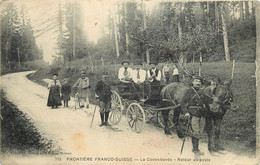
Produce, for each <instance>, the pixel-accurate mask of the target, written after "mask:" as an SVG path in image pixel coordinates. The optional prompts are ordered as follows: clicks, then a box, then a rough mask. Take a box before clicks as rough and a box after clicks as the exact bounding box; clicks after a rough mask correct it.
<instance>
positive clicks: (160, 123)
mask: <svg viewBox="0 0 260 165" xmlns="http://www.w3.org/2000/svg"><path fill="white" fill-rule="evenodd" d="M173 112H174V111H170V112H169V120H168V126H169V128H172V127H173V126H174V124H173V115H174V114H173ZM157 121H158V123H159V125H160V126H161V127H162V128H164V127H165V122H164V119H163V115H162V111H158V113H157Z"/></svg>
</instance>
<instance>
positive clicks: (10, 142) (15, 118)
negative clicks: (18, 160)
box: [1, 91, 57, 154]
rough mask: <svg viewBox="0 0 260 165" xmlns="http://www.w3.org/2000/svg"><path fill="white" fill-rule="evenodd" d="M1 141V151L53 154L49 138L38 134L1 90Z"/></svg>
mask: <svg viewBox="0 0 260 165" xmlns="http://www.w3.org/2000/svg"><path fill="white" fill-rule="evenodd" d="M1 106H2V109H1V116H2V118H3V120H2V121H1V125H2V127H1V128H2V129H1V137H2V139H1V141H2V147H1V152H2V153H12V154H54V153H55V152H56V151H57V150H56V151H55V149H54V145H53V143H52V141H51V140H48V139H46V138H44V137H42V136H41V135H40V134H39V131H38V130H37V128H35V126H34V123H33V122H32V121H31V120H30V119H29V118H28V116H27V115H26V114H24V113H22V112H21V111H19V110H18V109H17V108H16V106H15V105H13V104H12V103H11V102H9V101H8V100H7V99H6V97H5V95H4V93H3V92H2V91H1Z"/></svg>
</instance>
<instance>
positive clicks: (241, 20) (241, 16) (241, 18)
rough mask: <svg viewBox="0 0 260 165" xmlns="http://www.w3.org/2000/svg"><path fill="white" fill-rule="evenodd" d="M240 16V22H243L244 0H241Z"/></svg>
mask: <svg viewBox="0 0 260 165" xmlns="http://www.w3.org/2000/svg"><path fill="white" fill-rule="evenodd" d="M239 16H240V17H239V20H240V23H242V22H243V21H244V9H243V1H239Z"/></svg>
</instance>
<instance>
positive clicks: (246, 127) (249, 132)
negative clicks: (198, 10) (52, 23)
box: [28, 61, 256, 154]
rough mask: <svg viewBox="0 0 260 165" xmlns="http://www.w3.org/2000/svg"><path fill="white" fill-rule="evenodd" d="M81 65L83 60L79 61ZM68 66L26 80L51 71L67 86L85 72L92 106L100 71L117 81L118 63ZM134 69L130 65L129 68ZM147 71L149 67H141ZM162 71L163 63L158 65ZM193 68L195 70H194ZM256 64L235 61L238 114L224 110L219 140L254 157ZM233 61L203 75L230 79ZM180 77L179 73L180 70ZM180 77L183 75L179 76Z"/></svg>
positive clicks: (204, 66) (207, 66) (212, 65)
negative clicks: (65, 81)
mask: <svg viewBox="0 0 260 165" xmlns="http://www.w3.org/2000/svg"><path fill="white" fill-rule="evenodd" d="M81 62H82V61H81ZM83 63H84V61H83ZM69 66H70V67H69V68H68V67H67V68H65V67H57V66H55V67H49V68H45V69H40V70H38V71H37V72H36V73H34V74H32V75H28V78H29V79H31V80H33V81H35V82H37V83H40V84H42V85H45V86H46V85H47V84H44V83H43V81H42V79H44V78H51V77H52V74H53V73H54V72H57V73H59V79H60V80H63V79H64V78H69V79H70V84H71V85H73V84H74V83H75V82H76V81H77V79H78V78H79V77H80V70H81V69H85V70H86V71H87V76H88V77H89V79H90V85H91V98H90V101H91V102H92V103H95V99H94V98H95V97H94V88H95V83H96V82H97V81H98V80H99V79H100V77H101V74H102V72H103V71H107V72H108V73H109V77H110V78H111V81H115V80H117V71H118V69H119V68H120V67H121V65H120V64H116V65H115V64H111V65H105V66H102V65H97V66H94V67H93V69H94V72H91V68H89V67H84V65H82V64H78V63H77V62H74V63H71V64H70V65H69ZM131 67H132V68H133V66H131ZM143 68H144V69H148V68H149V66H148V65H144V66H143ZM159 68H160V69H161V68H162V64H159ZM198 68H199V63H194V64H192V63H188V64H187V69H188V70H189V71H190V72H194V74H198V70H199V69H198ZM193 69H194V70H193ZM255 69H256V67H255V63H242V62H236V64H235V72H234V79H233V83H232V85H231V90H232V92H233V96H234V102H235V103H237V105H238V106H239V109H238V110H237V111H227V113H226V115H225V116H224V118H223V122H222V127H221V138H222V139H223V140H222V142H223V145H224V146H225V147H226V148H227V149H228V150H230V151H232V152H235V153H238V154H253V153H254V152H255V145H256V86H255V85H256V79H255V77H254V76H255ZM231 70H232V62H230V63H223V62H219V63H217V62H215V63H203V64H202V76H208V75H215V76H220V77H221V80H222V81H225V80H229V79H230V78H231ZM180 73H181V74H182V72H181V71H180ZM180 78H182V75H181V76H180Z"/></svg>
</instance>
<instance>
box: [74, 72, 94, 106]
mask: <svg viewBox="0 0 260 165" xmlns="http://www.w3.org/2000/svg"><path fill="white" fill-rule="evenodd" d="M80 75H81V77H80V78H79V79H78V81H77V82H76V83H75V84H74V85H73V88H78V95H79V98H80V102H83V103H84V104H83V105H82V106H81V107H84V105H85V106H86V108H87V109H88V108H89V96H90V85H89V78H88V77H87V76H86V72H85V71H84V70H82V71H81V72H80Z"/></svg>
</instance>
